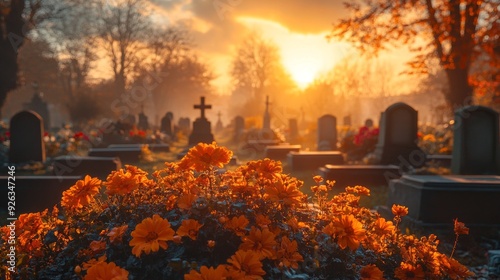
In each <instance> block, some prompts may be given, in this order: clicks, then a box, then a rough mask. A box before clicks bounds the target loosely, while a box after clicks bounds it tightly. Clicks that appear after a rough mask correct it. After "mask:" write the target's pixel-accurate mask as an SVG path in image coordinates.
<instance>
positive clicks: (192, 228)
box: [177, 219, 203, 240]
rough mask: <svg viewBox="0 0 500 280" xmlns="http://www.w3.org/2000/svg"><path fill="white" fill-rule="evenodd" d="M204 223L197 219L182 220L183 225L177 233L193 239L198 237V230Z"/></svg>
mask: <svg viewBox="0 0 500 280" xmlns="http://www.w3.org/2000/svg"><path fill="white" fill-rule="evenodd" d="M202 226H203V225H202V224H200V223H198V221H197V220H193V219H189V220H184V221H182V225H181V226H180V227H179V228H178V229H177V235H179V236H187V237H189V238H191V239H193V240H196V237H198V231H199V230H200V228H201V227H202Z"/></svg>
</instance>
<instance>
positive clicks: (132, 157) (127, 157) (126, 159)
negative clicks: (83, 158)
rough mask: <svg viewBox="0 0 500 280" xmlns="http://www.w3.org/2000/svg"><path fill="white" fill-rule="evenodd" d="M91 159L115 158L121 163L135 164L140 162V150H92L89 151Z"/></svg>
mask: <svg viewBox="0 0 500 280" xmlns="http://www.w3.org/2000/svg"><path fill="white" fill-rule="evenodd" d="M89 156H92V157H117V158H120V161H121V162H122V163H135V162H138V161H139V160H140V157H141V148H140V147H137V148H92V149H90V150H89Z"/></svg>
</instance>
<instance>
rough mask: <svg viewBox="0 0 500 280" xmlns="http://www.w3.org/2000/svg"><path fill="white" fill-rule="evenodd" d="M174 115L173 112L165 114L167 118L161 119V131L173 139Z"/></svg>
mask: <svg viewBox="0 0 500 280" xmlns="http://www.w3.org/2000/svg"><path fill="white" fill-rule="evenodd" d="M173 116H174V115H173V114H172V112H168V113H166V114H165V116H164V117H163V118H162V119H161V125H160V131H161V132H163V133H165V134H167V135H168V136H170V137H172V136H173V133H172V120H173Z"/></svg>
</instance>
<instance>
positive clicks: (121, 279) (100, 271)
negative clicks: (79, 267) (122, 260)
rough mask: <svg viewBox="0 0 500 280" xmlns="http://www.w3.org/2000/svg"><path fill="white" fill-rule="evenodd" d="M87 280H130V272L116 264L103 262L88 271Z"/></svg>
mask: <svg viewBox="0 0 500 280" xmlns="http://www.w3.org/2000/svg"><path fill="white" fill-rule="evenodd" d="M84 279H85V280H101V279H109V280H128V271H127V270H125V269H123V268H121V267H119V266H117V265H116V264H115V263H114V262H110V263H105V262H101V263H98V264H96V265H93V266H92V267H91V268H89V270H87V275H85V278H84Z"/></svg>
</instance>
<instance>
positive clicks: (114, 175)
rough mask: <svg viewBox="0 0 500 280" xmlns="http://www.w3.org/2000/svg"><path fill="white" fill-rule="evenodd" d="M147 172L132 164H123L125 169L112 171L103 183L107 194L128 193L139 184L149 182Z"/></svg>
mask: <svg viewBox="0 0 500 280" xmlns="http://www.w3.org/2000/svg"><path fill="white" fill-rule="evenodd" d="M150 183H151V181H150V180H148V178H147V172H145V171H143V170H141V169H139V168H137V167H136V166H132V165H125V170H124V169H120V170H118V171H113V172H111V174H109V175H108V177H107V178H106V182H105V183H104V185H105V186H106V193H107V194H108V195H114V194H128V193H130V192H132V191H133V190H135V189H137V188H138V187H139V186H140V185H147V184H150Z"/></svg>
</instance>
